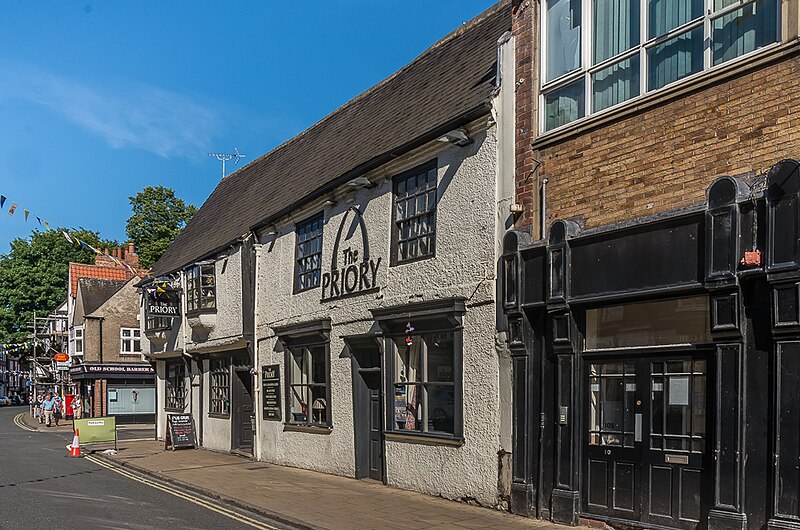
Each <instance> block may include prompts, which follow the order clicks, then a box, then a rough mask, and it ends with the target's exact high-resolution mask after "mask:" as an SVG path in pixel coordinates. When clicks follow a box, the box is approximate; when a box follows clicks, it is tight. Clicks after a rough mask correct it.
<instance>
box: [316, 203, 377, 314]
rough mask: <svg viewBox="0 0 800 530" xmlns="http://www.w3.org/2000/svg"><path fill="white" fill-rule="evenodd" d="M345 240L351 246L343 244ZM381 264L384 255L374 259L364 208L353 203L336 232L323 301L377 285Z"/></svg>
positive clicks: (374, 287) (325, 280) (325, 275)
mask: <svg viewBox="0 0 800 530" xmlns="http://www.w3.org/2000/svg"><path fill="white" fill-rule="evenodd" d="M351 212H352V215H351ZM348 221H349V223H348ZM346 225H348V226H349V228H348V230H347V234H346V236H345V238H344V242H342V232H343V230H344V228H345V226H346ZM356 232H358V233H360V235H361V238H360V239H361V241H360V243H361V245H360V247H359V245H358V243H359V242H358V238H357V237H356V236H355V233H356ZM342 244H346V245H347V246H346V247H344V248H341V245H342ZM340 258H341V260H340ZM380 265H381V258H378V259H376V260H373V259H370V257H369V240H368V239H367V227H366V225H365V224H364V218H363V217H362V216H361V210H359V209H358V208H357V207H355V206H351V207H350V208H348V209H347V211H346V212H345V213H344V216H343V217H342V222H341V224H340V225H339V231H338V232H337V233H336V241H334V243H333V252H332V255H331V266H330V270H329V271H328V272H323V274H322V301H323V302H326V301H328V300H334V299H336V298H341V297H343V296H349V295H354V294H359V293H364V292H369V291H372V290H374V289H377V287H378V285H377V280H378V267H380Z"/></svg>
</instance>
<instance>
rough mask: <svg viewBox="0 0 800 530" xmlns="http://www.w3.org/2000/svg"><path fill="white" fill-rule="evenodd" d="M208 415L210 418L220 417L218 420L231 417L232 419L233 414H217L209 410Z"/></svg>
mask: <svg viewBox="0 0 800 530" xmlns="http://www.w3.org/2000/svg"><path fill="white" fill-rule="evenodd" d="M208 417H209V418H215V419H218V420H229V419H231V415H230V414H217V413H216V412H209V413H208Z"/></svg>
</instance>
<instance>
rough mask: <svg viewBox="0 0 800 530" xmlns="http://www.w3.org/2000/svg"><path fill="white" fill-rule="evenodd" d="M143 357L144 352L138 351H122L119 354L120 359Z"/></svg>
mask: <svg viewBox="0 0 800 530" xmlns="http://www.w3.org/2000/svg"><path fill="white" fill-rule="evenodd" d="M141 355H142V352H140V351H137V352H127V351H121V352H119V356H120V357H141Z"/></svg>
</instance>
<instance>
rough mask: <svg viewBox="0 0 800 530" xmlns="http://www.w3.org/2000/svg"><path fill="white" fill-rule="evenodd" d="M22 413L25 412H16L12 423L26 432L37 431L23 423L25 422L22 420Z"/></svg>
mask: <svg viewBox="0 0 800 530" xmlns="http://www.w3.org/2000/svg"><path fill="white" fill-rule="evenodd" d="M24 415H25V413H24V412H21V413H19V414H17V415H16V416H14V425H16V426H17V427H19V428H20V429H22V430H23V431H28V432H37V430H36V429H33V428H31V427H28V426H27V425H25V423H24V422H23V421H22V417H23V416H24Z"/></svg>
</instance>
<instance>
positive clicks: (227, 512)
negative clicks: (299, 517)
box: [86, 456, 279, 530]
mask: <svg viewBox="0 0 800 530" xmlns="http://www.w3.org/2000/svg"><path fill="white" fill-rule="evenodd" d="M86 460H89V461H90V462H93V463H95V464H97V465H98V466H101V467H104V468H106V469H109V470H111V471H113V472H114V473H117V474H119V475H122V476H124V477H127V478H129V479H131V480H135V481H137V482H141V483H142V484H145V485H147V486H150V487H151V488H155V489H157V490H160V491H163V492H166V493H169V494H170V495H174V496H175V497H179V498H181V499H184V500H186V501H189V502H191V503H194V504H197V505H198V506H202V507H204V508H206V509H208V510H211V511H212V512H216V513H218V514H220V515H224V516H225V517H228V518H230V519H234V520H236V521H239V522H240V523H243V524H246V525H248V526H252V527H253V528H262V529H266V530H279V529H278V528H277V527H274V526H269V525H267V524H265V523H262V522H261V521H257V520H256V519H252V518H250V517H247V516H246V515H242V514H240V513H237V512H234V511H233V510H229V509H227V508H223V507H222V506H217V505H214V504H212V503H210V502H208V501H205V500H203V499H201V498H199V497H196V496H194V495H191V494H188V493H184V492H182V491H178V490H176V489H172V488H169V487H166V486H165V485H162V484H159V483H158V482H154V481H152V480H149V479H146V478H143V477H139V476H137V475H134V474H133V473H130V472H128V471H126V470H123V469H119V468H118V467H116V466H114V465H112V464H108V463H106V462H103V461H102V460H100V459H98V458H96V457H93V456H87V457H86Z"/></svg>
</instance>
